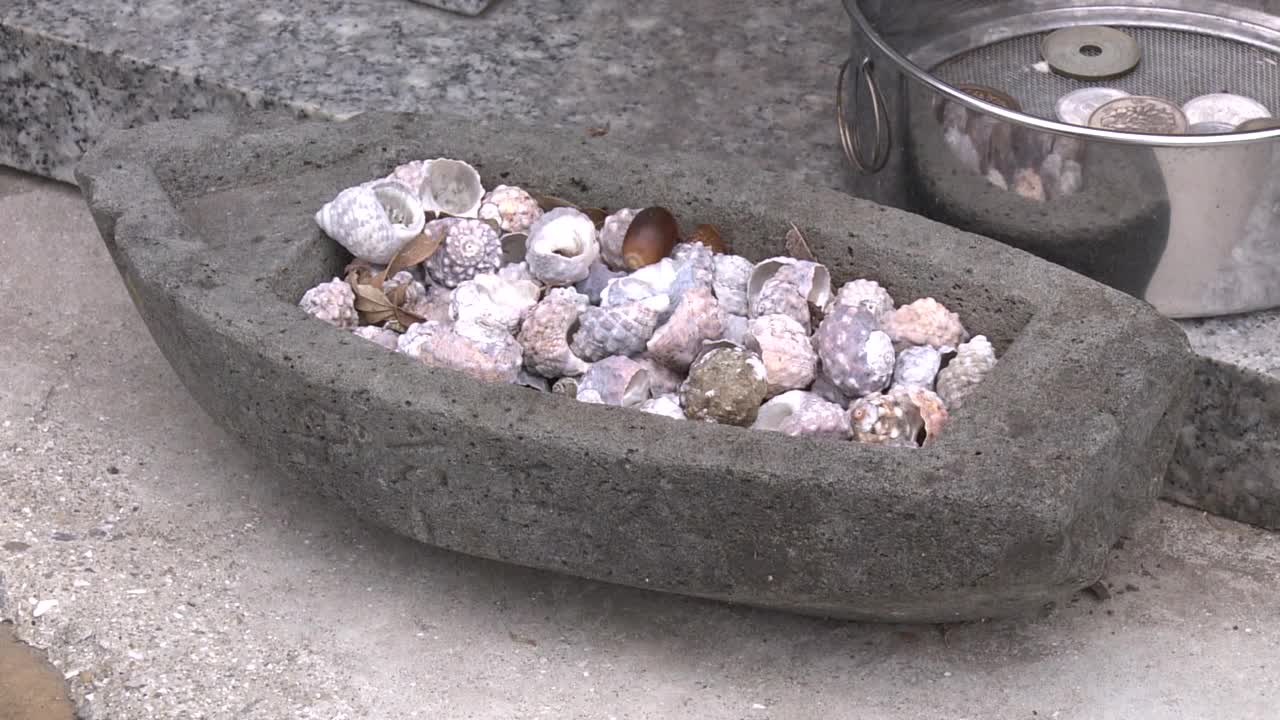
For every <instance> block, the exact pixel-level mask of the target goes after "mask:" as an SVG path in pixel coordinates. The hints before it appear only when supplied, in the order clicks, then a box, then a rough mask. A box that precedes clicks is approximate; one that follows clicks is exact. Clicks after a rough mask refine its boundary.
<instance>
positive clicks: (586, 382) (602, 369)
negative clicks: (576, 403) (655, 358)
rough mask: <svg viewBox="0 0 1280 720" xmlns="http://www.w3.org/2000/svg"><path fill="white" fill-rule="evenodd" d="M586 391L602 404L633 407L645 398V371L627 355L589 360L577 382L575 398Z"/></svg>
mask: <svg viewBox="0 0 1280 720" xmlns="http://www.w3.org/2000/svg"><path fill="white" fill-rule="evenodd" d="M589 393H590V394H595V395H597V396H598V397H599V398H600V402H602V403H603V404H605V405H616V406H619V407H634V406H636V405H639V404H640V403H642V402H644V401H645V400H648V399H649V373H648V372H647V371H646V370H645V369H644V367H643V366H641V365H640V363H638V362H636V361H635V360H632V359H631V358H629V357H623V356H621V355H614V356H612V357H607V358H605V359H603V360H601V361H599V362H595V363H592V364H591V367H589V368H587V372H586V373H584V374H583V376H582V379H581V380H580V381H578V399H579V400H582V399H583V395H587V394H589ZM588 398H590V396H589V395H588Z"/></svg>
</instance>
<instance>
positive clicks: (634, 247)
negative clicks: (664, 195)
mask: <svg viewBox="0 0 1280 720" xmlns="http://www.w3.org/2000/svg"><path fill="white" fill-rule="evenodd" d="M679 241H680V225H679V224H678V223H676V218H675V216H674V215H672V214H671V211H670V210H667V209H666V208H663V207H650V208H645V209H644V210H641V211H640V212H638V213H636V216H635V219H634V220H632V221H631V226H630V227H628V228H627V234H626V236H625V237H624V238H623V240H622V262H623V263H624V264H626V266H627V268H628V269H631V270H639V269H640V268H642V267H645V266H646V265H652V264H654V263H656V262H658V261H659V260H661V259H662V258H664V257H666V256H667V255H669V254H671V249H672V248H674V247H675V246H676V243H677V242H679Z"/></svg>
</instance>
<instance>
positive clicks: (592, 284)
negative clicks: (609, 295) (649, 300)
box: [573, 259, 652, 305]
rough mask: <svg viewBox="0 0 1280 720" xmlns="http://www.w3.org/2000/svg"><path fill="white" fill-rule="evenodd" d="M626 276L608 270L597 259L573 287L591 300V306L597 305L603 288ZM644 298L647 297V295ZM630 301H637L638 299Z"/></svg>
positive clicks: (606, 266) (600, 299) (602, 293)
mask: <svg viewBox="0 0 1280 720" xmlns="http://www.w3.org/2000/svg"><path fill="white" fill-rule="evenodd" d="M626 276H627V274H626V273H623V272H618V271H615V270H610V269H609V266H608V265H605V264H604V263H603V262H601V261H600V260H599V259H597V260H596V261H595V262H593V263H591V268H590V269H589V270H588V271H587V276H586V277H585V278H583V279H581V280H579V281H578V282H577V284H575V285H574V286H573V287H574V289H575V290H577V291H578V292H580V293H582V294H583V295H586V296H587V298H588V299H590V300H591V304H592V305H599V304H600V303H601V301H602V299H603V295H604V291H605V288H607V287H608V286H609V283H611V282H613V281H614V280H618V279H619V278H624V277H626ZM651 294H652V293H651ZM645 297H648V295H646V296H645ZM632 299H636V300H638V299H640V298H632Z"/></svg>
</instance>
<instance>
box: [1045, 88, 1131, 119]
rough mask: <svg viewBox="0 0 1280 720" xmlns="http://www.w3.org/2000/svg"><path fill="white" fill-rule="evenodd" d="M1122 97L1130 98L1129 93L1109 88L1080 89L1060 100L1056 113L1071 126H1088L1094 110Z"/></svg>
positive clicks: (1055, 108)
mask: <svg viewBox="0 0 1280 720" xmlns="http://www.w3.org/2000/svg"><path fill="white" fill-rule="evenodd" d="M1122 97H1129V93H1127V92H1125V91H1124V90H1117V89H1116V88H1107V87H1087V88H1080V89H1079V90H1073V91H1071V92H1069V93H1067V94H1066V95H1063V96H1062V97H1060V98H1058V102H1057V103H1056V104H1055V105H1054V112H1055V113H1056V114H1057V116H1058V119H1059V120H1061V121H1062V122H1064V123H1067V124H1069V125H1088V124H1089V118H1090V117H1091V116H1092V115H1093V111H1094V110H1097V109H1098V108H1100V107H1102V106H1103V105H1106V104H1107V103H1109V102H1111V101H1112V100H1118V99H1120V98H1122Z"/></svg>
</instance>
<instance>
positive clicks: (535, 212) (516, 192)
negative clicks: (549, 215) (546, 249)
mask: <svg viewBox="0 0 1280 720" xmlns="http://www.w3.org/2000/svg"><path fill="white" fill-rule="evenodd" d="M476 215H477V217H479V218H480V219H481V220H492V221H493V222H496V223H498V227H499V228H501V229H502V232H504V233H527V232H529V226H530V225H532V224H533V222H534V221H535V220H537V219H538V218H540V217H542V208H541V207H540V206H539V205H538V201H537V200H535V199H534V198H533V196H532V195H530V194H529V193H527V192H525V190H524V189H523V188H518V187H516V186H514V185H499V186H498V187H496V188H494V189H492V190H490V191H489V192H488V193H487V194H486V195H485V196H484V199H483V200H481V201H480V209H479V210H477V212H476Z"/></svg>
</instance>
